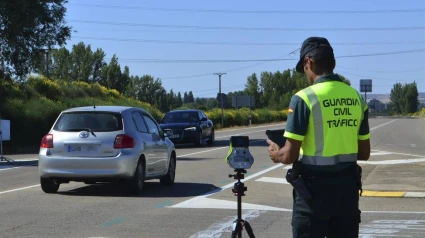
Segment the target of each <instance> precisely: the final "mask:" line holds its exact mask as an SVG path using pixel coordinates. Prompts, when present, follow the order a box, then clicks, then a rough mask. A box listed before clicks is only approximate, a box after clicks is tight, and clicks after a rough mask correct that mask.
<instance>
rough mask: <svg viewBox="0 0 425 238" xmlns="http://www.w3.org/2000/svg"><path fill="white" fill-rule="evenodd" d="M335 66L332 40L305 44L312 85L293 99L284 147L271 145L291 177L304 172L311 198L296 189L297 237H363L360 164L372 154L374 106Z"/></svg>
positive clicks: (303, 65) (303, 66)
mask: <svg viewBox="0 0 425 238" xmlns="http://www.w3.org/2000/svg"><path fill="white" fill-rule="evenodd" d="M334 68H335V57H334V52H333V48H332V47H331V45H330V43H329V42H328V40H327V39H326V38H322V37H310V38H307V39H306V40H305V41H304V42H303V44H302V47H301V51H300V60H299V62H298V64H297V65H296V70H297V71H298V72H300V73H305V75H306V76H307V78H308V81H309V84H310V86H309V87H307V88H305V89H303V90H300V91H299V92H297V93H296V94H295V95H294V96H293V97H292V99H291V102H290V105H289V110H288V119H287V124H286V128H285V133H284V137H285V138H286V143H285V145H284V147H283V148H279V146H278V145H277V144H275V143H274V142H273V141H270V140H268V141H267V142H268V144H269V149H268V151H269V155H270V158H271V159H272V161H273V162H275V163H283V164H293V166H292V170H291V173H293V174H300V177H299V178H300V180H298V182H299V181H302V182H303V184H304V187H305V188H306V190H307V192H308V193H309V195H310V196H311V197H310V198H309V197H308V196H304V195H305V191H304V192H303V191H301V190H302V189H299V188H296V186H294V185H293V187H294V190H293V213H292V231H293V237H328V238H336V237H338V238H351V237H353V238H354V237H356V238H357V237H358V233H359V223H360V213H361V211H360V209H359V190H360V189H361V180H360V179H359V171H361V168H360V167H359V166H358V165H357V160H368V159H369V156H370V141H369V138H370V132H369V123H368V107H367V104H366V103H365V102H364V100H363V97H362V96H361V94H360V93H359V92H357V91H356V90H355V89H354V88H352V87H351V86H349V85H347V84H345V83H344V82H343V81H342V80H341V78H340V77H339V76H338V75H337V74H334V73H333V70H334ZM360 174H361V173H360ZM288 175H289V173H288ZM288 175H287V179H288ZM292 178H293V176H292ZM359 181H360V182H359ZM293 184H295V183H293ZM297 185H299V183H297ZM300 191H301V193H300Z"/></svg>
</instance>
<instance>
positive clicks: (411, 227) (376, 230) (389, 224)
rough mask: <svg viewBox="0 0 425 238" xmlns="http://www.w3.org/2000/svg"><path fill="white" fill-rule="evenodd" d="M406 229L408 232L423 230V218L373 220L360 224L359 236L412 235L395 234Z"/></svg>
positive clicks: (363, 237)
mask: <svg viewBox="0 0 425 238" xmlns="http://www.w3.org/2000/svg"><path fill="white" fill-rule="evenodd" d="M406 231H407V232H409V233H410V231H425V220H375V221H372V222H370V223H369V224H366V225H362V226H360V232H359V233H360V234H359V237H361V238H372V237H377V236H385V237H388V236H395V237H412V236H410V235H401V234H397V233H400V232H404V233H406ZM396 234H397V235H396Z"/></svg>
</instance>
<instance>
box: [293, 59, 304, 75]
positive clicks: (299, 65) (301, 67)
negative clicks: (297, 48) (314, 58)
mask: <svg viewBox="0 0 425 238" xmlns="http://www.w3.org/2000/svg"><path fill="white" fill-rule="evenodd" d="M295 70H296V71H297V72H298V73H302V74H303V73H304V59H300V61H298V63H297V66H296V67H295Z"/></svg>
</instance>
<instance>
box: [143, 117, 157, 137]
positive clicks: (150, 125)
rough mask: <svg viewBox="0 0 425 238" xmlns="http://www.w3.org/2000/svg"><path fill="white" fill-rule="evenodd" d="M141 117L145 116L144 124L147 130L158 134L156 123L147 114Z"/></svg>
mask: <svg viewBox="0 0 425 238" xmlns="http://www.w3.org/2000/svg"><path fill="white" fill-rule="evenodd" d="M143 118H145V121H146V124H147V125H148V129H149V132H150V133H152V134H157V135H159V130H158V126H157V125H156V123H155V122H154V121H153V120H152V119H151V118H150V117H148V116H146V115H143Z"/></svg>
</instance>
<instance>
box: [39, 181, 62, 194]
mask: <svg viewBox="0 0 425 238" xmlns="http://www.w3.org/2000/svg"><path fill="white" fill-rule="evenodd" d="M40 184H41V189H42V190H43V192H45V193H56V192H57V191H58V190H59V186H60V184H59V183H58V181H56V180H53V179H50V178H40Z"/></svg>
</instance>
